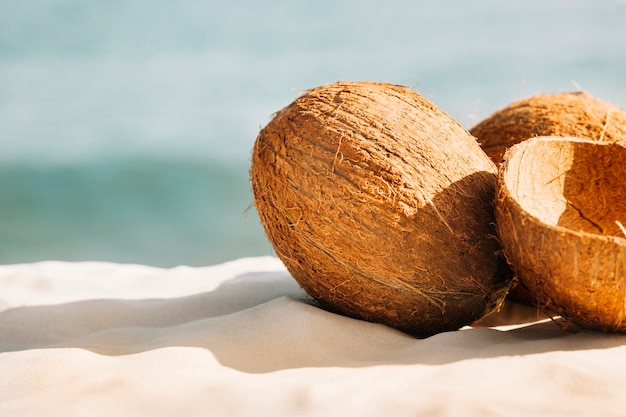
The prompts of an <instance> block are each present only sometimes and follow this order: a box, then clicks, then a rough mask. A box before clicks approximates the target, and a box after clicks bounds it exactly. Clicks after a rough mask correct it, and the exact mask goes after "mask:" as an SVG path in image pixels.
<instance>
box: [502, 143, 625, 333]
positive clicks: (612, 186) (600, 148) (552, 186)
mask: <svg viewBox="0 0 626 417" xmlns="http://www.w3.org/2000/svg"><path fill="white" fill-rule="evenodd" d="M495 207H496V221H497V228H498V233H499V237H500V240H501V244H502V247H503V250H504V253H505V255H506V257H507V260H508V261H509V263H510V265H511V267H512V268H513V270H514V272H515V274H516V275H517V277H518V279H519V280H520V281H521V284H522V285H523V286H524V287H525V288H527V289H528V291H529V292H530V293H531V294H532V295H533V296H534V297H535V299H536V301H537V303H538V304H539V305H541V306H545V307H546V308H547V309H549V310H552V311H554V312H555V313H557V314H559V315H561V316H562V317H564V318H566V319H568V320H571V321H572V322H574V323H576V324H578V325H580V326H581V327H585V328H588V329H593V330H602V331H610V332H614V331H619V332H622V331H626V229H625V228H624V226H625V225H626V147H624V146H622V145H620V144H617V143H607V142H597V141H593V140H588V139H577V138H571V137H569V138H563V137H540V138H535V139H530V140H527V141H525V142H522V143H519V144H517V145H514V146H513V147H511V148H510V149H509V150H508V151H507V152H506V154H505V156H504V159H503V162H502V164H501V165H500V168H499V176H498V182H497V186H496V202H495Z"/></svg>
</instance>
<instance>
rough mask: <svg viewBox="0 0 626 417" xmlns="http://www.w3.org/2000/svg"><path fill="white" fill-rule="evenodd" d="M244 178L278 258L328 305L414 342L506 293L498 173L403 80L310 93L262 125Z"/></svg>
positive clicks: (489, 306) (471, 317)
mask: <svg viewBox="0 0 626 417" xmlns="http://www.w3.org/2000/svg"><path fill="white" fill-rule="evenodd" d="M250 175H251V179H252V190H253V193H254V202H255V205H256V208H257V211H258V213H259V216H260V219H261V223H262V224H263V226H264V228H265V232H266V234H267V237H268V239H269V240H270V242H271V243H272V245H273V247H274V249H275V251H276V253H277V255H278V256H279V257H280V259H281V260H282V261H283V263H284V264H285V266H286V267H287V269H288V270H289V272H290V273H291V274H292V276H293V277H294V278H295V279H296V281H297V282H298V283H299V284H300V286H301V287H302V288H303V289H304V290H305V291H306V292H307V293H308V294H309V295H310V296H312V297H313V298H315V299H316V300H317V301H318V302H319V303H320V304H321V305H322V306H323V307H325V308H327V309H329V310H331V311H335V312H339V313H341V314H344V315H347V316H351V317H355V318H360V319H364V320H368V321H372V322H378V323H384V324H386V325H389V326H392V327H396V328H398V329H401V330H403V331H406V332H408V333H411V334H414V335H417V336H422V337H424V336H429V335H432V334H435V333H438V332H442V331H447V330H453V329H458V328H460V327H461V326H463V325H466V324H470V323H472V322H474V321H475V320H477V319H479V318H481V317H482V316H484V315H486V314H487V313H489V312H491V311H492V310H494V309H495V308H497V307H498V306H499V305H500V303H501V302H502V300H503V298H504V297H505V294H506V292H507V289H508V286H509V278H508V277H506V276H504V275H503V274H502V273H501V268H502V266H503V265H504V264H505V262H504V261H503V257H501V256H500V254H499V251H500V246H499V243H498V242H497V240H496V239H495V238H494V235H495V229H494V224H493V222H494V217H493V206H492V200H493V195H494V191H495V190H494V187H495V179H496V167H495V165H494V164H493V163H492V162H491V161H490V160H489V158H487V156H486V155H485V154H484V152H483V151H482V150H481V149H480V147H479V146H478V144H477V143H476V141H475V140H474V138H473V137H472V136H471V135H469V133H468V132H467V131H466V130H465V129H464V128H463V127H462V126H461V125H460V124H459V123H458V122H456V121H455V120H453V119H452V118H450V117H449V116H448V115H446V114H445V113H444V112H443V111H441V110H440V109H438V108H437V107H436V106H434V105H433V104H432V103H430V102H429V101H427V100H425V99H424V98H423V97H421V96H420V95H419V94H418V93H416V92H413V91H411V90H410V89H408V88H407V87H403V86H399V85H392V84H387V83H375V82H338V83H335V84H330V85H324V86H320V87H317V88H313V89H311V90H308V91H307V92H306V93H304V94H303V95H301V96H300V97H299V98H297V99H296V100H295V101H294V102H293V103H291V104H290V105H288V106H287V107H286V108H284V109H283V110H281V111H279V112H278V113H276V115H275V116H274V118H273V119H272V120H271V121H270V123H269V124H268V125H267V126H266V127H265V128H263V129H262V130H261V131H260V133H259V135H258V137H257V139H256V142H255V144H254V149H253V152H252V166H251V171H250Z"/></svg>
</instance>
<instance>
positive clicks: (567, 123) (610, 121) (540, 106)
mask: <svg viewBox="0 0 626 417" xmlns="http://www.w3.org/2000/svg"><path fill="white" fill-rule="evenodd" d="M470 133H471V134H472V135H473V136H475V137H476V138H477V139H478V141H479V142H480V145H481V147H482V148H483V149H484V150H485V153H487V155H489V157H490V158H491V159H492V160H493V161H494V162H495V163H499V162H500V160H501V159H502V156H503V155H504V152H505V151H506V149H507V148H508V147H510V146H512V145H514V144H516V143H519V142H521V141H523V140H526V139H529V138H533V137H537V136H572V137H579V138H587V139H594V140H599V141H606V142H612V141H618V142H622V143H625V144H626V111H624V110H623V109H621V108H619V107H617V106H614V105H612V104H610V103H607V102H604V101H602V100H599V99H597V98H595V97H593V96H592V95H591V94H589V93H586V92H584V91H579V92H569V93H559V94H540V95H536V96H533V97H530V98H527V99H524V100H519V101H516V102H514V103H512V104H510V105H509V106H507V107H505V108H503V109H501V110H498V111H496V112H495V113H494V114H492V115H491V116H489V117H487V118H486V119H485V120H483V121H482V122H480V123H478V124H477V125H475V126H474V127H472V128H471V129H470Z"/></svg>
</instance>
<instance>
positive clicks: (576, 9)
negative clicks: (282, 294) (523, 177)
mask: <svg viewBox="0 0 626 417" xmlns="http://www.w3.org/2000/svg"><path fill="white" fill-rule="evenodd" d="M0 5H1V6H2V7H1V8H0V9H1V10H2V12H1V13H0V263H4V264H6V263H21V262H33V261H39V260H48V259H56V260H67V261H81V260H102V261H113V262H125V263H142V264H148V265H154V266H164V267H169V266H175V265H179V264H187V265H192V266H200V265H210V264H214V263H218V262H222V261H227V260H231V259H235V258H239V257H245V256H257V255H271V254H273V251H272V249H271V245H270V244H269V243H268V242H267V240H266V238H265V236H264V233H263V229H262V227H261V226H260V224H259V220H258V216H257V214H256V212H255V210H254V208H253V207H252V202H253V199H252V194H251V192H250V181H249V175H248V170H249V163H250V151H251V149H252V145H253V143H254V140H255V138H256V135H257V133H258V131H259V130H260V128H261V127H262V126H264V125H265V124H267V123H268V122H269V121H270V119H271V116H272V114H273V113H274V112H276V111H277V110H279V109H281V108H282V107H284V106H286V105H287V104H289V103H290V102H291V101H292V100H293V99H295V98H296V96H297V95H298V94H300V93H301V92H302V91H304V90H305V89H307V88H311V87H315V86H317V85H320V84H324V83H330V82H334V81H337V80H373V81H390V82H394V83H399V84H406V85H409V86H412V87H413V89H415V90H417V91H419V92H420V93H421V94H423V95H424V96H426V97H427V98H429V99H430V100H431V101H433V102H434V103H435V104H436V105H438V106H439V107H441V108H442V109H443V110H444V111H446V112H447V113H448V114H450V115H451V116H452V117H454V118H456V119H457V120H458V121H459V122H461V124H463V125H464V126H466V127H467V128H470V127H471V126H472V125H473V124H475V123H477V122H478V121H480V120H482V119H483V118H485V117H487V116H489V115H490V114H491V113H492V112H494V111H495V110H497V109H498V108H501V107H504V106H506V105H508V104H509V103H511V102H512V101H514V100H517V99H520V98H524V97H528V96H530V95H533V94H537V93H547V92H565V91H573V90H579V89H584V90H586V91H588V92H589V93H591V94H592V95H594V96H596V97H597V98H600V99H603V100H605V101H609V102H612V103H614V104H617V105H619V106H621V107H626V2H625V1H623V0H621V1H618V0H600V1H598V0H561V1H557V0H528V1H524V2H505V1H502V0H486V1H467V0H442V1H437V2H433V1H425V0H417V1H416V0H388V1H385V2H380V1H373V0H358V1H357V0H318V1H316V2H295V1H286V0H266V1H252V0H230V1H228V2H225V1H223V2H217V1H212V0H179V1H165V0H107V1H97V0H30V1H11V0H0Z"/></svg>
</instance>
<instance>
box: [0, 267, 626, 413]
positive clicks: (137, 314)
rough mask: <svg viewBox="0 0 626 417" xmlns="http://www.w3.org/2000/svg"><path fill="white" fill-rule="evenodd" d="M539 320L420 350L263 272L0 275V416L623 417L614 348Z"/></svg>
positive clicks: (496, 321)
mask: <svg viewBox="0 0 626 417" xmlns="http://www.w3.org/2000/svg"><path fill="white" fill-rule="evenodd" d="M536 319H537V316H536V313H535V312H534V311H533V310H531V309H528V308H524V307H520V306H512V308H511V309H509V310H507V311H504V312H503V313H502V314H500V315H499V316H497V317H492V318H491V319H490V320H489V322H488V323H486V324H485V325H489V326H492V327H477V328H468V329H464V330H460V331H456V332H449V333H443V334H439V335H436V336H433V337H431V338H428V339H424V340H418V339H414V338H412V337H409V336H407V335H405V334H403V333H401V332H399V331H396V330H393V329H390V328H387V327H385V326H382V325H377V324H372V323H366V322H363V321H359V320H353V319H349V318H346V317H342V316H338V315H335V314H331V313H328V312H326V311H323V310H321V309H319V308H318V307H316V306H314V305H313V304H312V302H311V301H310V300H309V299H308V298H307V297H306V295H305V294H304V293H303V292H302V291H301V290H300V289H299V288H298V286H297V285H296V283H295V282H294V281H293V279H292V278H291V277H290V276H289V275H288V274H287V273H286V271H285V270H284V268H283V267H282V265H281V264H280V263H279V262H278V261H277V260H276V259H274V258H270V257H265V258H249V259H240V260H237V261H234V262H230V263H226V264H222V265H217V266H213V267H206V268H188V267H179V268H174V269H169V270H168V269H158V268H152V267H146V266H140V265H117V264H109V263H97V262H86V263H63V262H42V263H36V264H24V265H9V266H0V416H12V417H14V416H56V415H58V416H90V417H95V416H214V415H216V416H254V417H259V416H273V417H280V416H342V417H345V416H359V417H363V416H465V417H467V416H481V417H482V416H491V415H493V416H560V415H562V416H622V415H624V414H625V413H626V395H624V390H625V389H626V371H625V370H626V336H618V335H606V334H601V333H593V332H579V333H568V332H566V331H563V330H562V329H561V328H560V327H558V326H557V325H555V324H554V323H553V322H551V321H549V320H548V321H546V320H543V321H536ZM529 320H534V321H533V322H531V323H528V321H529ZM524 322H526V323H525V324H522V323H524ZM504 324H506V325H507V326H503V325H504ZM498 325H500V327H497V326H498Z"/></svg>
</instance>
